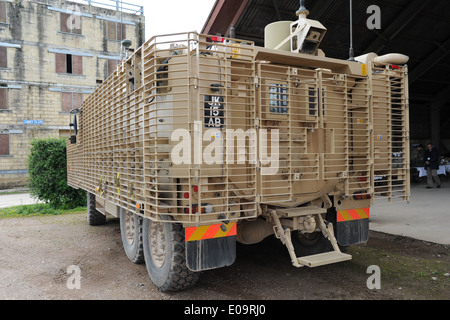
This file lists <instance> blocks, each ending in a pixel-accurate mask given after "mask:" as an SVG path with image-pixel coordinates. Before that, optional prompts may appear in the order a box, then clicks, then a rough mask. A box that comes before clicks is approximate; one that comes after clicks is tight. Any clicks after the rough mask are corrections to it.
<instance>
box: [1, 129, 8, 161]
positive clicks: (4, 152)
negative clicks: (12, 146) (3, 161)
mask: <svg viewBox="0 0 450 320" xmlns="http://www.w3.org/2000/svg"><path fill="white" fill-rule="evenodd" d="M0 156H9V134H0Z"/></svg>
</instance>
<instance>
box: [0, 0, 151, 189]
mask: <svg viewBox="0 0 450 320" xmlns="http://www.w3.org/2000/svg"><path fill="white" fill-rule="evenodd" d="M2 3H3V4H6V6H5V7H6V12H4V13H3V17H6V19H4V20H3V21H2V20H1V19H0V143H1V144H2V146H0V189H8V188H14V187H19V186H26V184H27V182H28V175H27V158H28V154H29V150H30V146H31V145H30V144H31V141H32V140H33V139H39V138H45V137H60V136H62V137H68V136H69V132H70V131H69V130H70V127H69V123H70V121H71V116H70V114H69V111H70V110H71V109H72V108H76V107H78V106H79V105H80V104H81V102H82V101H83V100H84V99H86V97H87V96H88V95H89V94H90V93H92V92H93V91H94V90H95V88H96V87H97V85H98V83H99V82H101V81H103V80H104V79H105V78H106V77H107V76H108V75H109V73H110V72H111V71H112V70H113V68H114V66H115V65H116V64H117V62H118V61H119V59H120V49H121V36H120V33H121V32H122V30H123V32H124V36H125V37H124V38H127V39H130V40H131V41H132V43H133V46H132V48H137V47H139V46H140V45H141V44H142V43H143V40H144V31H143V30H145V27H144V25H145V20H144V17H143V16H141V15H136V14H128V13H122V14H121V13H120V12H118V11H114V10H108V9H104V8H98V7H93V6H88V5H82V4H78V3H72V2H69V1H62V0H53V1H52V0H48V1H4V0H0V18H1V17H2V12H1V11H2V9H1V8H2V6H1V5H2ZM74 12H76V14H75V15H74V14H71V13H74ZM5 20H6V21H5ZM121 22H122V24H121ZM120 26H122V28H123V29H122V28H121V27H120ZM118 35H119V36H118ZM112 38H114V39H112ZM5 48H6V52H5ZM2 50H3V52H4V53H6V56H3V57H2V55H1V52H2ZM5 59H6V61H5ZM2 60H3V65H2ZM5 62H6V63H5ZM2 97H3V98H2Z"/></svg>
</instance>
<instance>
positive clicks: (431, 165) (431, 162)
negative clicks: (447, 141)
mask: <svg viewBox="0 0 450 320" xmlns="http://www.w3.org/2000/svg"><path fill="white" fill-rule="evenodd" d="M423 158H424V160H425V169H426V170H427V189H432V188H433V179H434V180H435V181H436V183H437V187H438V188H440V187H441V180H440V179H439V176H438V174H437V172H438V170H439V152H438V150H437V149H436V148H435V147H434V146H433V144H432V143H429V144H428V146H427V149H426V150H425V153H424V155H423Z"/></svg>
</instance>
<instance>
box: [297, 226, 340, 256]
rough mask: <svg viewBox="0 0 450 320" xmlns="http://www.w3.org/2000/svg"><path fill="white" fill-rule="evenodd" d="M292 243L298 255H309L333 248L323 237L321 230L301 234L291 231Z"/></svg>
mask: <svg viewBox="0 0 450 320" xmlns="http://www.w3.org/2000/svg"><path fill="white" fill-rule="evenodd" d="M292 244H293V245H294V249H295V253H296V254H297V256H298V257H303V256H309V255H313V254H318V253H323V252H328V251H331V250H333V246H332V245H331V242H330V241H329V240H328V239H327V238H325V237H324V236H323V234H322V232H313V233H306V234H302V233H301V232H299V231H297V232H293V233H292Z"/></svg>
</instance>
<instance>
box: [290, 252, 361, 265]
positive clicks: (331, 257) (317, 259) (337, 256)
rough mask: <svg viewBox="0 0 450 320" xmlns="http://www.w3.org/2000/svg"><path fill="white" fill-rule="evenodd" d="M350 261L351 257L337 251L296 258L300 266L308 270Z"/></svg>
mask: <svg viewBox="0 0 450 320" xmlns="http://www.w3.org/2000/svg"><path fill="white" fill-rule="evenodd" d="M351 259H352V256H351V255H349V254H346V253H342V252H337V251H331V252H325V253H319V254H313V255H310V256H305V257H300V258H297V260H298V262H299V263H300V264H302V265H304V266H307V267H310V268H314V267H319V266H323V265H327V264H330V263H336V262H343V261H348V260H351Z"/></svg>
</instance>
